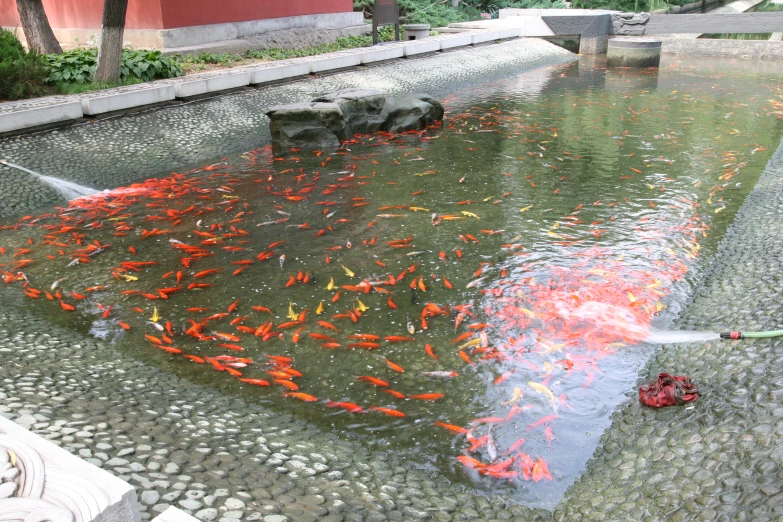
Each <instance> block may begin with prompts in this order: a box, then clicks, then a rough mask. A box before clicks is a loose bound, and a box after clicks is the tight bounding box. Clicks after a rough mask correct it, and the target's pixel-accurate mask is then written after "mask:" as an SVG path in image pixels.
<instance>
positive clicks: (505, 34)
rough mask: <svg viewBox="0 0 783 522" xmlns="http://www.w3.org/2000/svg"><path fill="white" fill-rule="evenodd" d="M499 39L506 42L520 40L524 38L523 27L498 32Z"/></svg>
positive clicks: (508, 28)
mask: <svg viewBox="0 0 783 522" xmlns="http://www.w3.org/2000/svg"><path fill="white" fill-rule="evenodd" d="M498 35H499V39H500V40H504V39H506V38H519V37H520V36H522V28H521V27H507V28H505V29H501V30H499V31H498Z"/></svg>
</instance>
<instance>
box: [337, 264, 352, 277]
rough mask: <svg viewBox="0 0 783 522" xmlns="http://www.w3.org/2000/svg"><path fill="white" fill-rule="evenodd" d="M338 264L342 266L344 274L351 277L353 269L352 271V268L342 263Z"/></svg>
mask: <svg viewBox="0 0 783 522" xmlns="http://www.w3.org/2000/svg"><path fill="white" fill-rule="evenodd" d="M340 266H341V267H343V270H345V274H346V275H347V276H348V277H353V276H354V273H353V271H352V270H350V269H348V268H346V267H345V266H344V265H340Z"/></svg>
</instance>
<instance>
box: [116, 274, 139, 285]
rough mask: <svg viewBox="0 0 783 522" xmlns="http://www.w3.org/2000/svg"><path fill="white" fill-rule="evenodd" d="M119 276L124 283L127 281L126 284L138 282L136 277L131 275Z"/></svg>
mask: <svg viewBox="0 0 783 522" xmlns="http://www.w3.org/2000/svg"><path fill="white" fill-rule="evenodd" d="M120 276H122V278H123V279H125V281H127V282H129V283H130V282H131V281H138V280H139V278H138V277H136V276H132V275H128V274H120Z"/></svg>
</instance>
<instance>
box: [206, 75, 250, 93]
mask: <svg viewBox="0 0 783 522" xmlns="http://www.w3.org/2000/svg"><path fill="white" fill-rule="evenodd" d="M206 80H207V92H218V91H225V90H227V89H236V88H237V87H244V86H245V85H249V84H250V71H239V72H232V73H226V74H219V75H216V76H213V77H210V78H207V79H206Z"/></svg>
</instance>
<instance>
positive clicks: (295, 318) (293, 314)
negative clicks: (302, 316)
mask: <svg viewBox="0 0 783 522" xmlns="http://www.w3.org/2000/svg"><path fill="white" fill-rule="evenodd" d="M286 317H287V318H288V319H291V320H292V321H298V320H299V314H298V313H296V312H294V305H293V303H291V302H290V301H289V302H288V315H287V316H286Z"/></svg>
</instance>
